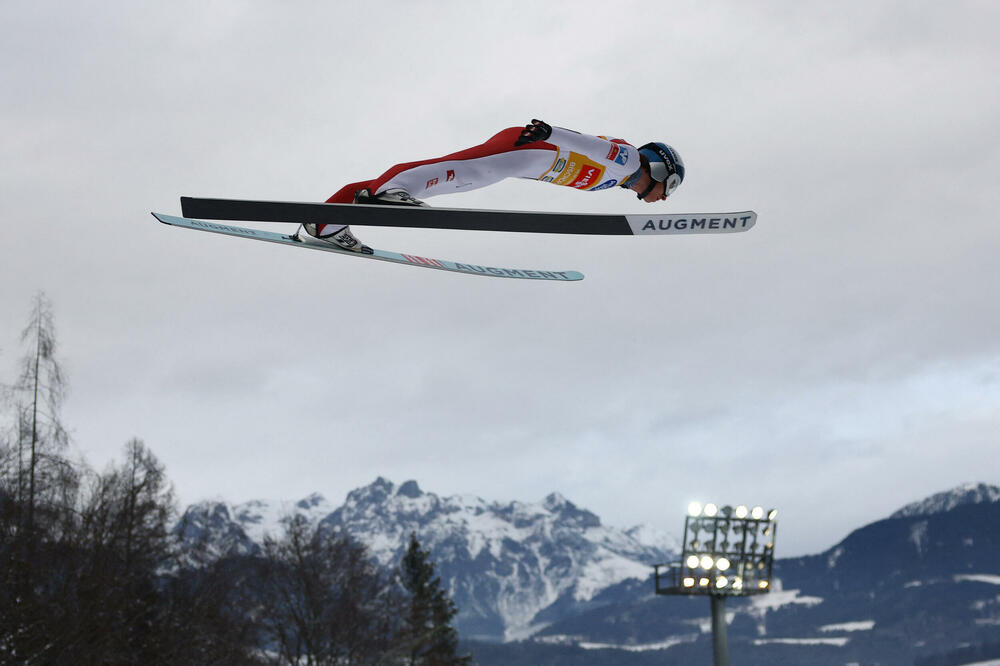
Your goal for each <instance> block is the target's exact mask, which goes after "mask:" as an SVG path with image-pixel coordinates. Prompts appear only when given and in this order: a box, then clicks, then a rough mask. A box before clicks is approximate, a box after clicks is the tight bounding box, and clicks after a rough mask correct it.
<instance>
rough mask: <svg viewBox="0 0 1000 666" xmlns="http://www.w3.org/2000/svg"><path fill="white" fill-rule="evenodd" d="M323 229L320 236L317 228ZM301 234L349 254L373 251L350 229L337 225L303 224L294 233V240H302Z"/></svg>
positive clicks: (371, 252) (372, 252)
mask: <svg viewBox="0 0 1000 666" xmlns="http://www.w3.org/2000/svg"><path fill="white" fill-rule="evenodd" d="M319 226H322V227H323V230H322V231H323V235H322V236H320V235H319V233H318V227H319ZM303 233H305V234H308V235H309V236H311V237H312V238H315V239H316V240H318V241H323V242H324V243H329V244H330V245H334V246H336V247H338V248H340V249H341V250H347V251H349V252H359V253H361V254H374V253H375V251H374V250H373V249H371V248H370V247H368V246H367V245H364V244H363V243H362V242H361V241H359V240H358V239H357V237H356V236H355V235H354V234H352V233H351V228H350V227H349V226H347V225H337V224H324V225H316V224H303V225H301V226H300V227H299V230H298V231H296V232H295V239H296V240H299V241H301V240H303V237H302V235H303Z"/></svg>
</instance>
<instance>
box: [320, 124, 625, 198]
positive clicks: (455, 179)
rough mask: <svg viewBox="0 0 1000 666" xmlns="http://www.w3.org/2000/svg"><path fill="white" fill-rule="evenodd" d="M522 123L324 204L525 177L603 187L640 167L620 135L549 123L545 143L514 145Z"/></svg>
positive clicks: (423, 194)
mask: <svg viewBox="0 0 1000 666" xmlns="http://www.w3.org/2000/svg"><path fill="white" fill-rule="evenodd" d="M522 131H524V127H510V128H508V129H505V130H503V131H501V132H499V133H497V134H496V135H494V136H493V137H492V138H490V139H489V140H488V141H486V142H485V143H483V144H481V145H478V146H475V147H474V148H468V149H466V150H461V151H459V152H457V153H452V154H451V155H445V156H444V157H439V158H437V159H432V160H424V161H422V162H407V163H405V164H397V165H396V166H394V167H392V168H391V169H389V170H388V171H386V172H385V173H383V174H382V175H381V176H379V177H378V178H376V179H374V180H365V181H361V182H357V183H351V184H349V185H345V186H344V187H343V188H341V189H340V190H339V191H338V192H337V193H336V194H334V195H333V196H331V197H330V198H329V199H327V203H353V202H354V194H355V192H357V191H359V190H362V189H367V190H369V191H370V192H371V194H372V195H376V194H380V193H381V192H384V191H386V190H388V189H391V188H397V187H400V188H403V189H404V190H406V191H407V192H409V193H410V194H411V195H412V196H414V197H416V198H417V199H426V198H427V197H432V196H436V195H438V194H451V193H454V192H466V191H469V190H475V189H478V188H480V187H486V186H487V185H493V184H494V183H498V182H500V181H501V180H503V179H504V178H530V179H532V180H540V181H542V182H546V183H554V184H556V185H564V186H566V187H575V188H576V189H578V190H588V191H590V192H595V191H597V190H604V189H608V188H609V187H614V186H615V185H619V184H620V183H621V182H622V181H624V180H625V179H626V178H628V177H629V176H631V175H632V174H634V173H635V172H636V171H638V169H639V165H640V159H639V150H638V149H637V148H636V147H635V146H632V145H631V144H629V143H627V142H625V141H622V140H621V139H612V138H608V137H604V136H591V135H589V134H580V133H579V132H574V131H572V130H568V129H563V128H561V127H553V128H552V135H551V136H550V137H549V138H548V139H547V140H545V141H535V142H533V143H527V144H524V145H521V146H515V145H514V143H515V142H516V141H517V139H518V137H520V135H521V132H522Z"/></svg>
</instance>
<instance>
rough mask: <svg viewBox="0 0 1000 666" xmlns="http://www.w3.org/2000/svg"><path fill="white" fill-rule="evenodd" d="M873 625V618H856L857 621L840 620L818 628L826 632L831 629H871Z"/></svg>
mask: <svg viewBox="0 0 1000 666" xmlns="http://www.w3.org/2000/svg"><path fill="white" fill-rule="evenodd" d="M874 627H875V620H858V621H857V622H840V623H838V624H825V625H823V626H822V627H820V628H819V630H820V631H822V632H824V633H827V632H831V631H871V630H872V628H874Z"/></svg>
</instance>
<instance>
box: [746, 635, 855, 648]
mask: <svg viewBox="0 0 1000 666" xmlns="http://www.w3.org/2000/svg"><path fill="white" fill-rule="evenodd" d="M850 640H851V639H850V638H847V637H846V636H843V637H838V638H757V639H755V640H754V642H753V644H754V645H833V646H834V647H844V646H845V645H847V643H848V642H849V641H850Z"/></svg>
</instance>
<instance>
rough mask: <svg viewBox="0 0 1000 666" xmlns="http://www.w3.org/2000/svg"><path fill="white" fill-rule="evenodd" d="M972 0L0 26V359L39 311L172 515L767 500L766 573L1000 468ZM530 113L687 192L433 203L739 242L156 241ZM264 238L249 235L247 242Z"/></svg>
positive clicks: (100, 7) (284, 10) (669, 514)
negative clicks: (602, 219) (613, 218)
mask: <svg viewBox="0 0 1000 666" xmlns="http://www.w3.org/2000/svg"><path fill="white" fill-rule="evenodd" d="M997 25H1000V5H998V4H997V3H994V2H989V1H983V2H960V1H953V2H948V3H943V2H918V1H913V0H900V1H898V2H880V1H872V0H864V1H863V2H861V1H859V2H847V3H837V4H830V3H801V2H794V1H791V0H789V1H787V2H754V3H745V2H715V3H703V2H695V1H690V2H669V3H666V2H655V3H654V2H628V1H621V0H616V1H615V2H610V1H606V2H593V1H587V0H578V1H576V2H572V3H503V2H480V1H478V0H455V1H446V2H442V1H440V0H435V1H434V2H430V1H427V2H417V1H413V0H409V1H406V2H384V3H355V2H350V3H348V2H294V3H290V2H228V1H219V2H187V1H182V0H181V1H179V0H173V1H171V2H137V1H135V0H128V1H127V2H125V1H121V0H105V1H103V2H77V3H67V2H52V1H49V0H6V1H5V2H3V3H2V4H0V90H2V93H0V127H2V131H0V154H2V159H0V218H2V224H0V311H2V312H3V313H4V314H3V320H2V321H3V326H2V327H0V368H2V370H3V373H4V375H5V378H4V379H2V381H10V380H12V379H13V375H14V369H15V366H16V361H17V359H18V358H19V357H20V356H21V354H22V353H23V349H22V348H21V347H20V345H19V342H18V337H17V336H18V334H19V332H20V330H21V328H22V327H23V325H24V324H25V322H26V319H27V316H28V312H29V310H30V305H31V299H32V296H33V294H34V293H35V292H36V291H38V290H43V291H44V292H45V293H46V294H47V295H48V296H49V298H50V299H51V300H52V302H53V305H54V311H55V316H56V322H57V327H58V338H59V341H60V344H61V348H60V358H61V359H62V361H63V363H64V366H65V368H66V370H67V372H68V375H69V378H70V385H71V392H70V394H69V396H68V399H67V401H66V403H65V407H64V410H63V418H64V421H65V423H66V425H67V426H68V427H69V428H70V429H71V431H72V434H73V442H74V446H75V447H76V448H77V449H78V450H80V451H82V452H83V453H84V454H85V455H86V457H87V459H88V460H89V461H90V462H91V463H92V464H93V465H94V466H96V467H98V468H101V467H103V466H105V465H106V464H108V463H109V462H110V461H111V460H113V459H118V458H119V457H120V454H121V449H122V447H123V445H124V444H125V442H126V441H127V440H128V439H129V438H131V437H140V438H141V439H143V440H144V441H145V442H146V444H147V445H148V446H149V447H150V448H151V449H152V450H153V452H154V453H155V454H156V455H157V456H159V457H160V458H161V460H162V461H163V462H164V463H165V464H166V466H167V471H168V473H169V476H170V477H171V479H172V480H173V482H174V483H175V485H176V489H177V492H178V495H179V497H180V499H181V501H182V502H183V503H190V502H193V501H197V500H201V499H205V498H211V497H221V498H224V499H226V500H229V501H232V502H242V501H246V500H249V499H253V498H274V499H297V498H299V497H303V496H305V495H307V494H309V493H312V492H314V491H318V492H321V493H322V494H324V495H325V496H326V497H327V498H328V499H329V500H330V501H331V502H333V503H335V504H337V503H339V502H341V501H342V500H343V499H344V497H345V495H346V493H347V492H349V491H350V490H351V489H353V488H356V487H359V486H362V485H366V484H368V483H370V482H371V481H372V480H374V479H375V478H376V477H377V476H379V475H382V476H385V477H387V478H389V479H391V480H393V481H395V482H397V483H401V482H403V481H405V480H407V479H416V480H417V481H418V482H419V483H420V485H421V486H422V487H423V488H424V489H425V490H428V491H432V492H435V493H438V494H441V495H452V494H458V493H469V494H474V495H478V496H480V497H483V498H485V499H487V500H499V501H509V500H514V499H517V500H524V501H536V500H539V499H541V498H542V497H544V496H545V495H547V494H548V493H549V492H552V491H558V492H561V493H562V494H564V495H566V496H567V497H568V498H569V499H570V500H572V501H574V502H575V503H577V504H578V505H580V506H583V507H586V508H588V509H590V510H592V511H594V512H595V513H597V514H598V515H600V516H601V517H602V519H603V520H604V522H605V523H607V524H611V525H617V526H621V527H627V526H631V525H633V524H636V523H648V524H650V525H652V526H654V527H656V528H659V529H662V530H665V531H668V532H672V533H678V532H679V531H680V529H681V527H682V525H683V523H682V520H683V514H684V511H685V508H686V506H687V504H688V502H689V501H690V500H693V499H698V500H701V501H715V502H718V503H721V504H725V503H732V504H737V503H751V504H763V505H766V506H776V507H778V508H779V510H780V512H781V516H780V521H781V531H780V535H779V536H780V538H779V543H778V544H777V552H778V555H779V556H791V555H800V554H807V553H815V552H820V551H821V550H824V549H826V548H828V547H830V546H832V545H833V544H835V543H836V542H837V541H839V540H840V539H842V538H843V537H844V536H846V534H847V533H848V532H849V531H850V530H852V529H854V528H855V527H858V526H860V525H863V524H865V523H868V522H871V521H873V520H877V519H880V518H883V517H885V516H887V515H888V514H889V513H891V512H892V511H894V510H895V509H897V508H899V507H900V506H902V505H904V504H906V503H908V502H910V501H913V500H917V499H921V498H923V497H925V496H927V495H930V494H932V493H935V492H938V491H941V490H945V489H949V488H951V487H953V486H956V485H958V484H961V483H964V482H979V481H983V482H987V483H997V482H1000V463H998V462H997V458H996V451H997V446H996V444H997V432H998V426H1000V335H998V330H1000V316H998V306H997V302H998V298H997V282H998V277H1000V261H998V256H1000V234H998V232H997V228H996V225H997V223H998V219H997V211H998V209H1000V196H998V191H1000V188H998V181H1000V140H998V139H1000V130H998V126H1000V123H998V118H1000V86H998V83H997V82H998V81H1000V40H997V38H996V26H997ZM532 118H541V119H543V120H545V121H547V122H549V123H551V124H554V125H559V126H563V127H568V128H571V129H575V130H579V131H582V132H587V133H592V134H608V135H612V136H617V137H621V138H623V139H626V140H627V141H630V142H631V143H634V144H637V145H639V144H641V143H645V142H646V141H650V140H660V141H665V142H667V143H670V144H672V145H673V146H675V147H676V148H677V149H678V150H679V151H680V153H681V154H682V156H683V157H684V160H685V162H686V164H687V180H686V182H685V183H684V185H683V186H682V187H681V188H680V190H679V191H678V192H677V194H675V195H674V196H673V197H671V199H670V200H669V201H667V202H662V203H659V204H655V205H647V204H644V203H642V202H639V201H637V200H636V199H635V197H634V196H633V195H631V194H629V193H627V192H624V191H622V190H619V189H613V190H609V191H603V192H594V193H588V192H577V191H572V190H570V189H569V188H559V187H554V186H551V185H547V184H543V183H535V182H530V181H506V182H504V183H502V184H500V185H498V186H495V187H492V188H487V189H483V190H479V191H476V192H471V193H466V194H458V195H449V196H444V197H438V198H435V199H433V200H431V202H430V203H431V204H432V205H435V206H459V207H467V208H474V207H480V208H513V209H522V210H545V211H576V212H615V213H634V212H639V213H646V212H651V211H653V210H654V207H653V206H655V210H657V211H661V212H664V213H668V212H669V213H676V212H713V211H731V210H744V209H752V210H755V211H757V213H758V216H759V217H758V222H757V226H756V227H755V228H754V229H753V230H752V231H750V232H749V233H746V234H735V235H724V236H701V237H668V236H648V237H607V238H599V237H585V236H579V237H577V236H557V235H533V234H528V235H517V234H498V233H485V232H454V231H414V230H401V229H376V228H363V227H358V228H355V232H356V233H357V235H358V236H359V237H360V238H361V239H362V240H363V241H364V242H366V243H368V244H370V245H374V246H376V247H379V248H383V249H387V250H396V251H404V252H409V253H416V254H422V255H426V256H434V257H440V258H443V259H452V260H460V261H467V262H471V263H477V264H492V265H503V266H512V267H530V268H547V269H558V270H566V269H572V270H579V271H582V272H583V273H584V274H585V275H586V279H585V280H584V281H583V282H579V283H541V282H531V281H519V280H502V279H494V278H480V277H473V276H464V275H453V274H447V273H442V272H438V271H429V270H420V269H416V268H410V267H405V266H394V265H390V264H384V263H381V262H374V261H360V260H356V259H352V258H347V257H338V256H334V255H329V254H326V253H318V252H302V251H298V250H294V249H289V248H284V247H279V246H274V245H270V244H266V243H253V242H250V241H245V240H242V239H235V238H228V237H223V236H217V235H212V234H202V233H198V232H193V231H188V230H184V229H177V228H170V227H166V226H164V225H160V224H158V223H157V222H156V221H155V220H154V219H153V218H152V217H151V216H150V215H149V212H150V211H153V210H155V211H158V212H164V213H168V214H180V206H179V201H178V197H179V196H181V195H193V196H217V197H226V198H256V199H279V200H293V201H305V200H317V201H322V200H324V199H325V198H326V197H327V196H329V195H330V194H331V193H333V192H334V191H336V190H337V189H339V188H340V187H341V185H343V184H344V183H347V182H351V181H355V180H360V179H363V178H374V177H375V176H377V175H378V174H380V173H381V172H382V171H383V170H384V169H386V168H387V167H389V166H391V165H392V164H395V163H397V162H404V161H411V160H418V159H426V158H431V157H437V156H439V155H443V154H446V153H450V152H453V151H455V150H459V149H462V148H465V147H469V146H472V145H475V144H477V143H479V142H481V141H483V140H484V139H486V138H487V137H489V136H491V135H492V134H493V133H495V132H496V131H498V130H500V129H502V128H505V127H509V126H514V125H523V124H525V123H527V122H528V121H530V120H531V119H532ZM269 228H274V227H273V226H272V227H269Z"/></svg>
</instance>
